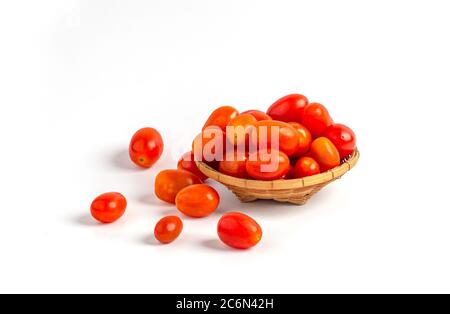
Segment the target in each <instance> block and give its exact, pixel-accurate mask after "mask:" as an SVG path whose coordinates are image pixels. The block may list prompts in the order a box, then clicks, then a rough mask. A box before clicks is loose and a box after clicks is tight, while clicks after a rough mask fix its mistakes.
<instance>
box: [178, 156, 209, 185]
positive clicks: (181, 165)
mask: <svg viewBox="0 0 450 314" xmlns="http://www.w3.org/2000/svg"><path fill="white" fill-rule="evenodd" d="M177 168H178V169H179V170H186V171H189V172H191V173H193V174H195V175H196V176H197V177H199V178H200V179H201V180H202V181H205V180H207V179H208V177H207V176H206V175H204V174H203V172H201V171H200V170H199V169H198V167H197V164H196V163H195V157H194V153H193V152H192V151H190V152H187V153H185V154H184V155H183V156H181V158H180V160H179V161H178V166H177Z"/></svg>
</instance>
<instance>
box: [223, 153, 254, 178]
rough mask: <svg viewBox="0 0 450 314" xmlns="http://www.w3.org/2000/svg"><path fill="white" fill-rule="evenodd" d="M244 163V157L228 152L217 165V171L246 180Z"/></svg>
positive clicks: (245, 159)
mask: <svg viewBox="0 0 450 314" xmlns="http://www.w3.org/2000/svg"><path fill="white" fill-rule="evenodd" d="M246 161H247V157H246V156H245V155H242V156H241V155H240V154H238V153H237V152H230V153H228V154H227V155H226V156H225V160H222V161H221V162H220V163H219V171H220V172H221V173H223V174H226V175H229V176H232V177H236V178H241V179H244V178H247V170H246V167H245V164H246Z"/></svg>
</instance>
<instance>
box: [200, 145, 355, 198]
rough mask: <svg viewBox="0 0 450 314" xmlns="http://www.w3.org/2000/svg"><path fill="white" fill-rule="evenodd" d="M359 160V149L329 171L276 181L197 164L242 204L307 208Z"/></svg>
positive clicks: (202, 163) (201, 163)
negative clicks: (262, 202)
mask: <svg viewBox="0 0 450 314" xmlns="http://www.w3.org/2000/svg"><path fill="white" fill-rule="evenodd" d="M358 159H359V151H358V149H356V150H355V152H354V153H353V154H352V155H351V156H349V157H348V158H347V159H345V160H344V161H342V163H341V165H340V166H338V167H336V168H333V169H331V170H329V171H327V172H324V173H321V174H317V175H314V176H309V177H305V178H301V179H292V180H275V181H257V180H247V179H240V178H235V177H231V176H228V175H225V174H223V173H220V172H218V171H217V170H215V169H213V168H211V167H210V166H208V165H207V164H205V163H204V162H201V161H197V162H196V163H197V166H198V168H199V170H200V171H201V172H203V173H204V174H205V175H206V176H208V177H209V178H211V179H213V180H215V181H217V182H220V183H222V184H223V185H225V186H226V187H227V188H228V189H230V190H231V191H232V192H233V193H234V194H235V195H236V196H237V197H238V198H239V200H240V201H241V202H244V203H246V202H253V201H256V200H259V199H263V200H274V201H277V202H287V203H292V204H296V205H303V204H305V203H306V202H307V201H308V200H309V199H310V198H311V197H312V196H313V195H314V194H316V193H317V192H319V191H320V190H321V189H322V188H323V187H324V186H326V185H327V184H329V183H331V182H333V181H334V180H337V179H340V178H341V177H342V176H343V175H344V174H345V173H347V172H348V171H350V169H352V168H353V167H354V166H355V165H356V163H357V162H358Z"/></svg>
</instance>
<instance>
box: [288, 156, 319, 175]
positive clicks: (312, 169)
mask: <svg viewBox="0 0 450 314" xmlns="http://www.w3.org/2000/svg"><path fill="white" fill-rule="evenodd" d="M294 172H295V177H296V178H304V177H309V176H313V175H315V174H319V173H320V166H319V163H318V162H317V161H315V160H314V159H313V158H311V157H302V158H300V159H299V160H298V161H297V163H296V164H295V170H294Z"/></svg>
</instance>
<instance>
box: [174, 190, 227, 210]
mask: <svg viewBox="0 0 450 314" xmlns="http://www.w3.org/2000/svg"><path fill="white" fill-rule="evenodd" d="M219 203H220V196H219V193H217V191H216V190H215V189H213V188H212V187H210V186H209V185H206V184H195V185H191V186H188V187H186V188H184V189H183V190H181V191H180V192H179V193H178V195H177V198H176V205H177V208H178V210H179V211H180V212H182V213H183V214H185V215H186V216H190V217H195V218H200V217H205V216H208V215H209V214H211V213H212V212H213V211H215V210H216V209H217V207H218V206H219Z"/></svg>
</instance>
